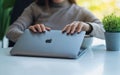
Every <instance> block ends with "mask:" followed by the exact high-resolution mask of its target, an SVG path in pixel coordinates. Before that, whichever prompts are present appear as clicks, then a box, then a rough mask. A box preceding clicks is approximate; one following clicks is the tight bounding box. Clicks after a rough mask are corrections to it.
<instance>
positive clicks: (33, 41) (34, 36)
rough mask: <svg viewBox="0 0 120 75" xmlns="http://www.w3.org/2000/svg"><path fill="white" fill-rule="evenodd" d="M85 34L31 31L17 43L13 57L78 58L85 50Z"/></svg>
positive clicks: (13, 49)
mask: <svg viewBox="0 0 120 75" xmlns="http://www.w3.org/2000/svg"><path fill="white" fill-rule="evenodd" d="M84 36H85V32H84V31H82V32H80V33H79V34H77V33H76V34H74V35H66V33H62V32H61V31H60V30H51V31H46V32H45V33H33V32H31V31H30V30H29V29H27V30H25V32H24V34H23V35H22V36H21V37H20V38H19V40H18V41H17V42H16V44H15V45H14V47H13V48H12V50H11V51H10V53H11V55H17V56H18V55H22V56H41V57H59V58H78V57H79V56H80V55H82V54H83V53H84V52H85V50H84V49H81V44H82V42H83V39H84Z"/></svg>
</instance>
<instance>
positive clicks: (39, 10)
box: [6, 0, 104, 42]
mask: <svg viewBox="0 0 120 75" xmlns="http://www.w3.org/2000/svg"><path fill="white" fill-rule="evenodd" d="M73 21H83V22H85V23H88V24H90V25H91V26H92V28H93V30H92V31H91V32H90V33H89V35H92V36H94V37H97V38H101V39H104V29H103V25H102V23H101V22H100V20H99V19H98V18H96V17H95V16H94V15H93V14H92V13H91V12H90V11H89V10H88V9H85V8H84V7H81V6H78V5H76V4H70V3H68V2H67V0H65V2H63V3H61V4H53V5H52V6H51V7H50V8H49V10H47V9H46V8H45V7H44V6H39V5H37V4H36V3H35V2H33V3H32V4H30V5H29V6H28V7H27V8H25V10H24V12H23V13H22V15H21V16H20V17H19V18H18V19H17V20H16V21H15V22H14V23H13V24H12V25H11V26H10V27H9V30H8V32H7V35H6V36H7V37H8V39H9V40H11V41H13V42H16V41H17V40H18V38H19V37H20V36H21V35H22V34H23V33H24V31H25V29H27V28H28V27H29V26H31V25H35V24H44V25H45V26H48V27H50V28H51V29H53V30H62V29H63V28H64V27H65V26H66V25H67V24H70V23H72V22H73Z"/></svg>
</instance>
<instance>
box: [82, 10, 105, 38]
mask: <svg viewBox="0 0 120 75" xmlns="http://www.w3.org/2000/svg"><path fill="white" fill-rule="evenodd" d="M83 15H84V17H85V18H84V21H85V22H86V23H88V24H89V25H91V26H92V29H93V30H92V31H91V32H90V33H89V35H92V36H94V37H96V38H100V39H104V31H105V30H104V28H103V24H102V22H100V20H99V19H98V18H96V17H95V16H94V15H93V14H92V13H91V12H90V11H89V10H87V9H85V8H83Z"/></svg>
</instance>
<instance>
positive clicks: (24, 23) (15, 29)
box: [6, 5, 33, 42]
mask: <svg viewBox="0 0 120 75" xmlns="http://www.w3.org/2000/svg"><path fill="white" fill-rule="evenodd" d="M32 22H33V16H32V5H30V6H28V7H27V8H25V10H24V11H23V13H22V15H21V16H20V17H19V18H18V19H17V20H16V21H15V22H14V23H13V24H12V25H11V26H10V27H9V29H8V32H7V34H6V37H7V38H8V39H9V40H11V41H13V42H16V41H17V40H18V38H19V37H20V36H21V35H22V34H23V32H24V30H25V29H26V28H28V27H29V25H31V24H32Z"/></svg>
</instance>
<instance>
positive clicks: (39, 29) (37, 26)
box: [35, 24, 42, 33]
mask: <svg viewBox="0 0 120 75" xmlns="http://www.w3.org/2000/svg"><path fill="white" fill-rule="evenodd" d="M35 29H37V30H38V32H40V33H41V32H42V29H41V27H40V25H39V24H37V25H35Z"/></svg>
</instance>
